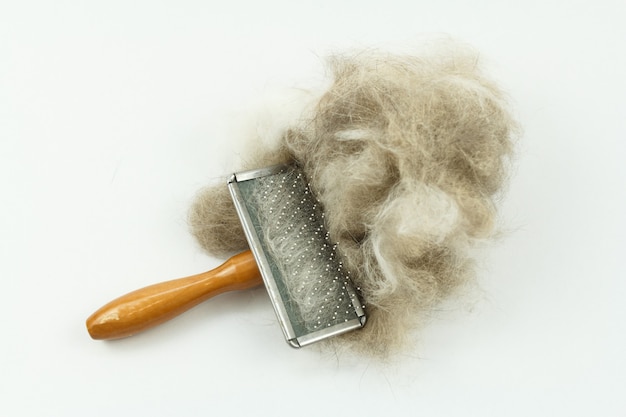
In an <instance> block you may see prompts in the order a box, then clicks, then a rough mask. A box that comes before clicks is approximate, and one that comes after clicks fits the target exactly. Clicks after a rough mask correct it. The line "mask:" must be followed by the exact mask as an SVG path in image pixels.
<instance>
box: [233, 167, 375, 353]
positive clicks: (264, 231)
mask: <svg viewBox="0 0 626 417" xmlns="http://www.w3.org/2000/svg"><path fill="white" fill-rule="evenodd" d="M228 188H229V189H230V192H231V195H232V197H233V201H234V203H235V207H236V209H237V213H238V214H239V218H240V219H241V223H242V225H243V228H244V231H245V233H246V237H247V239H248V243H249V245H250V248H251V250H252V253H253V254H254V257H255V259H256V262H257V264H258V266H259V270H260V271H261V275H262V276H263V280H264V282H265V286H266V288H267V291H268V293H269V296H270V299H271V300H272V304H273V306H274V310H275V311H276V315H277V317H278V320H279V323H280V326H281V328H282V330H283V333H284V334H285V338H286V339H287V342H288V343H289V344H290V345H291V346H293V347H301V346H305V345H308V344H311V343H313V342H317V341H319V340H322V339H325V338H327V337H331V336H335V335H338V334H341V333H345V332H347V331H350V330H354V329H358V328H361V327H363V326H364V325H365V320H366V317H365V312H364V311H363V308H362V305H361V302H360V301H359V298H358V296H357V292H356V291H355V289H354V286H353V285H352V282H351V280H350V277H349V273H348V272H347V271H345V269H344V268H343V263H342V262H341V260H340V259H339V256H338V253H337V251H336V245H334V244H332V242H330V240H329V236H328V233H327V231H326V228H325V225H324V213H323V211H322V208H321V204H320V203H319V202H318V201H317V199H316V198H315V196H314V195H313V194H312V192H311V189H310V187H309V184H308V182H307V180H306V177H305V176H304V174H303V173H302V172H301V171H300V170H299V169H298V167H296V166H294V165H279V166H274V167H269V168H263V169H258V170H253V171H245V172H240V173H236V174H233V176H232V177H231V178H230V180H229V181H228ZM321 295H322V296H321Z"/></svg>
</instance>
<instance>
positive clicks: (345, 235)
mask: <svg viewBox="0 0 626 417" xmlns="http://www.w3.org/2000/svg"><path fill="white" fill-rule="evenodd" d="M330 65H331V68H332V71H333V74H334V82H333V84H332V85H331V86H330V88H329V89H328V90H327V91H326V93H325V94H324V95H323V96H322V97H321V98H320V100H319V102H318V103H317V106H316V107H315V109H314V111H313V113H312V114H311V115H309V116H308V117H306V118H305V120H303V121H301V122H299V123H298V124H297V125H295V126H286V127H285V128H286V129H285V133H284V134H283V135H282V136H281V137H280V138H279V140H278V141H277V143H276V144H275V147H272V148H271V149H269V148H267V149H265V150H264V151H261V152H259V151H257V152H256V153H255V155H256V161H257V162H256V163H258V164H259V165H258V166H261V165H262V164H263V163H267V164H269V163H275V162H279V161H288V160H295V161H297V162H298V163H299V164H300V165H301V166H302V167H303V169H304V172H305V173H306V175H307V177H308V178H309V181H310V183H311V187H312V190H313V192H314V193H315V194H316V196H317V197H318V199H319V200H320V202H321V203H322V204H323V206H324V210H325V212H326V221H327V228H328V231H329V232H330V236H331V239H332V240H333V241H335V242H337V243H338V251H339V252H340V253H341V255H342V256H343V257H344V262H345V265H346V268H347V269H348V270H349V271H350V273H351V276H352V278H353V281H354V283H355V285H356V286H358V287H359V288H360V291H361V294H362V298H363V301H364V303H365V305H366V311H367V314H368V322H367V325H366V326H365V328H364V329H363V330H361V331H356V332H352V333H349V334H346V335H344V336H341V337H338V338H335V339H334V340H332V341H330V342H329V343H331V344H333V345H334V346H335V347H336V348H346V347H348V348H350V349H356V350H360V351H363V352H365V353H368V354H371V355H379V356H385V355H388V354H389V353H392V352H394V351H397V350H398V349H400V348H402V347H404V346H406V342H407V341H408V340H409V338H408V336H409V335H411V334H412V330H413V329H414V328H415V327H416V326H417V325H419V324H420V322H421V321H423V320H424V318H425V317H427V316H428V311H429V310H430V309H432V308H433V307H434V306H436V305H437V303H439V302H440V301H442V300H443V299H444V298H445V297H446V296H448V295H450V294H451V293H453V292H454V291H455V290H456V289H458V288H460V287H462V286H463V285H464V284H465V283H466V282H467V281H468V280H469V279H471V277H472V266H471V257H470V256H469V249H470V248H471V247H472V244H473V243H475V242H476V241H477V240H480V239H484V238H487V237H489V236H490V234H491V233H492V231H493V227H494V216H495V207H494V198H495V196H496V195H497V193H498V191H499V190H500V189H501V187H502V186H503V183H504V181H505V179H506V166H507V161H508V157H509V155H510V153H511V151H512V136H513V134H514V133H515V127H516V125H515V123H514V121H513V120H512V118H511V116H510V114H509V112H508V111H507V107H506V102H505V99H504V96H503V94H502V92H501V91H500V90H499V89H498V88H497V86H496V85H495V84H493V83H492V82H491V81H489V80H488V79H487V78H486V77H485V76H484V75H483V74H482V73H481V71H480V70H479V68H478V66H477V56H476V55H475V54H474V53H472V52H471V51H467V50H465V49H463V50H450V48H445V49H443V50H442V51H441V52H433V53H428V54H425V55H422V56H405V55H402V56H400V55H381V54H377V53H369V52H365V53H360V54H357V55H351V56H337V57H334V58H332V59H331V61H330ZM224 189H225V185H219V186H216V187H214V188H211V189H208V190H207V191H205V192H204V193H202V194H201V195H200V196H199V198H198V199H197V201H196V203H195V205H194V206H193V208H192V217H191V226H192V230H193V233H194V234H195V235H196V237H197V238H198V240H199V241H200V243H201V244H202V245H203V246H204V247H205V248H206V249H207V250H208V251H209V252H211V253H214V254H223V253H224V252H230V251H236V250H242V249H245V247H246V245H245V239H243V234H242V232H241V231H240V230H239V227H240V226H239V221H238V219H237V216H236V214H235V213H234V208H232V203H230V198H229V197H228V196H227V195H226V192H225V191H224ZM226 206H228V208H226Z"/></svg>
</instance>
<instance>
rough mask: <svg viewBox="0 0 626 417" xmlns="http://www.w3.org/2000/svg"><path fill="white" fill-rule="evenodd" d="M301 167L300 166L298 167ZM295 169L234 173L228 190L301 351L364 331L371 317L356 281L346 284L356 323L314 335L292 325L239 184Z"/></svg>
mask: <svg viewBox="0 0 626 417" xmlns="http://www.w3.org/2000/svg"><path fill="white" fill-rule="evenodd" d="M296 168H297V167H296ZM288 169H294V165H291V164H281V165H274V166H270V167H267V168H260V169H254V170H249V171H242V172H237V173H234V174H233V175H232V176H231V177H230V178H229V180H228V189H229V191H230V194H231V196H232V199H233V203H234V205H235V209H236V211H237V214H238V215H239V219H240V221H241V224H242V226H243V229H244V232H245V235H246V239H247V241H248V244H249V246H250V250H251V251H252V254H253V255H254V258H255V260H256V262H257V265H258V267H259V271H260V272H261V276H262V278H263V282H264V283H265V287H266V288H267V292H268V295H269V297H270V299H271V301H272V305H273V307H274V311H275V313H276V316H277V317H278V321H279V324H280V327H281V329H282V331H283V334H284V335H285V339H286V340H287V343H288V344H289V345H290V346H291V347H293V348H300V347H302V346H306V345H309V344H312V343H315V342H318V341H320V340H323V339H326V338H328V337H332V336H337V335H340V334H342V333H346V332H348V331H351V330H354V329H358V328H361V327H363V326H365V322H366V320H367V317H366V315H365V311H364V310H363V308H362V305H361V302H360V299H359V297H358V295H357V292H356V290H355V289H354V286H353V285H352V282H350V281H347V282H346V291H347V292H348V295H349V296H350V300H351V302H352V306H353V307H354V310H355V314H356V316H357V317H356V318H355V319H353V320H349V321H347V322H345V323H339V324H336V325H334V326H332V327H330V328H327V329H322V330H318V331H315V332H312V333H308V334H306V335H302V336H297V335H296V333H295V331H294V329H293V326H292V325H291V320H290V319H289V314H288V312H287V307H286V306H285V304H284V301H283V299H282V297H281V295H280V291H279V289H278V285H277V283H276V278H275V277H274V274H273V273H272V268H271V265H270V261H269V259H268V258H267V256H266V255H265V252H264V251H263V249H262V244H261V241H260V238H259V236H258V234H257V232H256V230H255V229H254V226H252V224H253V222H252V219H251V216H250V214H249V213H248V209H247V208H246V205H245V200H244V198H243V196H242V194H241V191H240V190H239V186H238V183H239V182H243V181H248V180H253V179H256V178H259V177H265V176H269V175H275V174H278V173H280V172H281V171H284V170H288Z"/></svg>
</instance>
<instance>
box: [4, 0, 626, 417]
mask: <svg viewBox="0 0 626 417" xmlns="http://www.w3.org/2000/svg"><path fill="white" fill-rule="evenodd" d="M623 4H624V3H623V2H621V1H608V0H604V1H594V2H582V1H562V2H557V1H546V0H544V1H533V0H526V1H523V2H518V3H516V4H515V3H511V2H504V1H487V0H483V1H473V2H465V1H444V0H440V1H416V0H412V1H408V0H407V1H400V0H386V1H368V0H358V1H343V2H342V1H337V0H335V1H327V0H315V1H286V0H285V1H277V0H265V1H230V2H226V1H224V2H217V1H176V2H174V1H171V2H165V1H115V0H113V1H106V2H85V1H49V2H45V1H8V0H7V1H1V2H0V214H1V216H0V277H1V279H2V292H1V294H2V296H1V299H0V318H1V320H2V321H1V325H2V326H1V328H2V332H1V333H2V342H1V343H0V414H1V415H3V416H100V415H102V416H105V415H106V416H110V415H118V416H127V415H128V416H130V415H150V416H172V415H189V416H194V415H218V416H227V415H240V416H243V415H286V414H291V415H304V416H309V415H311V416H312V415H316V416H320V415H322V416H323V415H328V416H341V415H344V416H345V415H358V416H370V415H385V416H391V415H415V416H557V415H563V416H590V415H597V416H605V417H606V416H624V415H626V396H625V395H624V392H625V390H626V376H625V375H626V360H625V359H624V358H625V356H626V355H625V353H626V337H625V335H624V333H625V330H626V324H625V323H626V301H625V300H626V284H625V283H624V282H625V279H624V278H626V268H625V267H624V261H625V259H624V258H625V256H624V255H625V251H624V249H625V247H626V245H625V243H626V240H625V238H624V235H625V233H626V223H625V221H624V213H626V192H625V188H626V186H625V180H626V172H625V171H626V169H625V168H624V162H623V160H624V159H625V157H626V152H625V149H626V147H625V145H624V141H625V140H626V127H625V123H624V115H625V113H626V106H625V104H624V103H625V97H626V82H625V81H624V80H625V79H626V53H625V46H624V43H625V41H626V29H625V24H624V22H625V21H626V19H625V18H626V12H625V11H624V7H625V6H623ZM424 33H442V34H449V35H451V36H453V37H455V38H458V39H461V40H463V41H466V42H468V43H470V44H472V45H473V46H475V47H476V48H477V49H478V50H480V51H481V53H482V55H483V57H484V59H485V61H484V62H485V65H486V68H487V69H488V70H489V71H490V72H491V74H492V75H493V76H494V78H496V79H497V80H498V82H500V84H501V85H502V86H503V87H504V88H505V89H506V90H507V91H508V93H509V94H510V96H511V97H512V99H513V103H514V107H515V109H516V110H515V111H516V115H517V117H518V118H519V119H520V121H521V123H522V125H523V128H524V136H523V138H522V140H521V141H520V144H519V149H518V152H519V153H518V157H517V161H516V169H515V172H514V177H513V179H512V182H511V186H510V191H509V192H508V195H507V198H506V200H505V202H504V204H503V206H502V207H503V209H502V214H503V225H504V226H505V228H506V230H507V232H508V233H507V234H506V235H505V237H504V238H503V239H502V240H501V241H499V242H497V244H496V245H494V247H493V248H491V249H490V250H489V251H488V256H487V258H486V259H485V260H484V262H483V263H481V265H482V266H481V268H480V270H479V275H480V281H481V283H482V289H483V291H482V296H481V298H480V299H479V301H478V302H477V303H476V304H474V305H473V308H472V309H471V311H469V310H468V309H466V308H458V309H455V308H450V309H447V311H442V312H441V314H440V315H437V316H436V317H437V318H436V319H434V320H433V322H432V323H431V324H430V325H429V326H428V327H427V328H426V329H424V331H422V332H421V334H420V344H419V346H417V347H416V351H415V352H413V353H411V354H407V355H403V356H401V357H396V358H395V359H394V360H393V361H392V362H391V363H387V364H381V363H378V362H376V361H371V360H370V361H358V360H355V359H353V358H335V357H334V356H333V355H329V354H324V353H320V352H318V351H317V350H316V349H305V350H300V351H296V350H292V349H290V348H289V347H288V346H287V345H286V344H285V342H284V340H283V338H282V335H281V334H280V331H279V329H278V328H277V326H276V323H275V320H274V317H273V313H272V311H271V307H270V305H269V302H268V301H267V298H266V295H265V294H264V292H263V290H253V291H248V292H245V293H238V294H227V295H223V296H220V297H217V298H215V299H213V300H210V301H209V302H207V303H205V304H203V305H202V306H200V307H198V308H195V309H194V310H192V311H190V312H189V313H187V314H186V315H184V316H182V317H180V318H178V319H175V320H174V321H172V322H170V323H168V324H166V325H163V326H161V327H160V328H158V329H155V330H153V331H150V332H147V333H145V334H142V335H139V336H135V337H133V338H129V339H126V340H122V341H117V342H101V341H100V342H96V341H92V340H91V339H90V338H89V337H88V335H87V332H86V330H85V327H84V320H85V319H86V317H87V316H88V315H89V314H90V313H91V312H93V311H94V310H95V309H96V308H98V307H99V306H100V305H102V304H103V303H105V302H107V301H109V300H110V299H112V298H114V297H116V296H118V295H120V294H122V293H124V292H127V291H130V290H132V289H135V288H138V287H141V286H144V285H147V284H151V283H154V282H157V281H161V280H165V279H170V278H174V277H179V276H185V275H190V274H193V273H197V272H201V271H203V270H206V269H210V268H212V267H214V266H217V265H218V264H219V262H220V260H218V259H213V258H210V257H208V256H206V255H204V254H203V253H202V252H201V251H200V249H199V248H198V246H197V245H196V243H195V242H194V240H193V239H192V238H191V237H190V235H189V234H188V232H187V225H186V213H187V209H188V207H189V205H190V203H191V201H192V199H193V196H194V194H195V192H196V191H197V189H199V188H200V187H202V186H203V185H205V184H207V183H210V182H211V181H213V180H214V179H216V178H218V177H220V176H223V175H226V174H228V173H229V172H230V170H231V169H233V168H234V161H235V160H236V158H237V149H240V145H238V143H239V142H237V141H238V140H239V139H238V138H240V137H241V136H242V132H245V131H247V130H249V127H250V126H253V124H251V122H250V120H251V114H252V112H251V109H252V108H254V107H255V106H256V105H257V104H258V103H260V102H263V100H264V99H265V98H268V99H269V97H271V96H272V92H273V91H278V90H280V89H281V88H290V87H299V86H301V85H308V83H312V84H315V83H319V82H320V80H323V79H324V70H323V69H322V68H323V67H322V61H323V58H322V57H323V56H325V55H326V54H327V53H328V52H332V51H341V50H343V49H345V48H347V47H372V46H383V47H385V46H387V45H391V44H393V45H409V46H410V45H412V44H415V43H417V41H416V39H418V38H419V37H420V36H421V35H422V34H424ZM254 114H256V113H254Z"/></svg>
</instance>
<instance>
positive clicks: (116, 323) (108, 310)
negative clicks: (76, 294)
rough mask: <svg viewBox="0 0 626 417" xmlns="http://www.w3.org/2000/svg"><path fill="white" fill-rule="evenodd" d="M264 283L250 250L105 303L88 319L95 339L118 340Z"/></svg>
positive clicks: (91, 334)
mask: <svg viewBox="0 0 626 417" xmlns="http://www.w3.org/2000/svg"><path fill="white" fill-rule="evenodd" d="M262 283H263V280H262V279H261V274H260V272H259V269H258V267H257V264H256V262H255V260H254V257H253V256H252V253H251V252H250V251H246V252H243V253H240V254H239V255H235V256H233V257H232V258H230V259H229V260H227V261H226V262H224V263H223V264H222V265H221V266H219V267H217V268H216V269H214V270H212V271H208V272H205V273H202V274H198V275H192V276H190V277H187V278H180V279H175V280H172V281H167V282H162V283H160V284H155V285H151V286H149V287H146V288H142V289H140V290H136V291H133V292H131V293H128V294H126V295H123V296H121V297H119V298H117V299H115V300H113V301H111V302H110V303H108V304H106V305H105V306H103V307H102V308H100V309H99V310H98V311H96V312H95V313H93V314H92V315H91V316H90V317H89V318H88V319H87V331H88V332H89V335H90V336H91V337H92V338H93V339H119V338H122V337H126V336H131V335H133V334H135V333H138V332H141V331H144V330H147V329H149V328H151V327H154V326H156V325H158V324H161V323H163V322H165V321H167V320H169V319H171V318H173V317H175V316H177V315H179V314H181V313H183V312H185V311H187V310H189V309H190V308H192V307H194V306H195V305H197V304H199V303H201V302H203V301H205V300H207V299H209V298H211V297H213V296H216V295H218V294H221V293H223V292H226V291H233V290H244V289H247V288H252V287H255V286H257V285H260V284H262Z"/></svg>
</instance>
